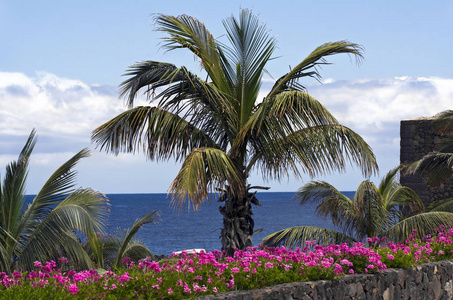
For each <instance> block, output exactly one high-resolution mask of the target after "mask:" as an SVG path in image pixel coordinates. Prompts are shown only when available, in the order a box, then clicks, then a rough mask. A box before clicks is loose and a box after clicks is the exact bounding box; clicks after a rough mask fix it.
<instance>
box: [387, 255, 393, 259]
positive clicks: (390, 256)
mask: <svg viewBox="0 0 453 300" xmlns="http://www.w3.org/2000/svg"><path fill="white" fill-rule="evenodd" d="M387 258H388V259H395V256H393V255H391V254H389V255H387Z"/></svg>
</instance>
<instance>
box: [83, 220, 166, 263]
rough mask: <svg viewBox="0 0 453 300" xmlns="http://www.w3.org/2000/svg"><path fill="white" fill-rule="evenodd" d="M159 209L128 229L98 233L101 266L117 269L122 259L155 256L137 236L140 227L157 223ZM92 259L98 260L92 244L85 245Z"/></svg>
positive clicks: (136, 259)
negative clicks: (111, 232)
mask: <svg viewBox="0 0 453 300" xmlns="http://www.w3.org/2000/svg"><path fill="white" fill-rule="evenodd" d="M157 213H158V212H157V211H152V212H150V213H148V214H147V215H146V216H144V217H143V218H141V219H138V220H136V221H135V222H134V224H133V225H132V227H131V228H129V229H128V230H121V229H119V230H117V231H116V232H115V233H113V234H104V233H98V239H97V241H98V244H97V247H98V248H99V249H101V251H102V258H103V261H99V262H96V263H97V264H98V266H99V267H100V268H103V269H115V268H118V267H120V266H121V263H122V260H123V259H124V258H125V257H129V258H130V259H131V260H132V261H138V260H140V259H142V258H145V257H151V258H153V257H154V255H153V254H152V253H151V251H150V250H149V249H148V247H146V245H145V244H144V243H143V241H142V240H140V239H138V238H137V237H135V234H136V233H137V232H138V231H139V229H140V228H141V227H142V226H143V225H145V224H148V223H156V222H157V218H156V216H155V215H156V214H157ZM85 247H86V248H87V252H88V254H90V255H91V256H92V260H96V257H95V256H94V253H93V249H92V246H91V244H89V243H88V244H87V245H86V246H85Z"/></svg>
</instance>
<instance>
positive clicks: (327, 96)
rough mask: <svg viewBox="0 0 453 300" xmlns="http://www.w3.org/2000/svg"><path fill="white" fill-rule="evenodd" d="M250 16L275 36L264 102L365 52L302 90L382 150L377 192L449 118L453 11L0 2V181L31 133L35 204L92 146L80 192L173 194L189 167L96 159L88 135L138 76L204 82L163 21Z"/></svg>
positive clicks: (386, 5)
mask: <svg viewBox="0 0 453 300" xmlns="http://www.w3.org/2000/svg"><path fill="white" fill-rule="evenodd" d="M241 8H248V9H251V10H252V12H253V13H254V14H257V15H259V17H260V20H261V21H262V22H263V23H265V24H266V26H267V27H268V28H269V29H270V33H271V35H273V36H275V37H276V39H277V46H278V49H277V50H276V51H275V53H274V56H275V57H276V59H274V60H272V61H271V62H270V63H269V64H268V66H267V70H268V71H269V73H270V74H271V75H272V77H269V76H266V77H265V78H263V84H262V91H261V93H262V94H263V95H264V94H265V93H266V91H268V90H269V89H270V87H271V86H272V80H273V79H272V78H279V77H280V76H282V75H283V74H285V73H286V72H287V71H288V70H289V68H290V67H291V66H294V65H296V64H297V63H299V62H300V61H302V60H303V59H304V58H305V57H306V56H307V55H308V54H309V53H310V52H311V51H312V50H314V49H315V48H316V47H317V46H319V45H321V44H323V43H325V42H330V41H338V40H350V41H352V42H354V43H358V44H361V45H362V46H363V47H364V56H365V60H364V61H363V62H362V63H361V64H360V65H357V64H356V63H355V60H354V59H353V58H351V57H348V56H347V55H343V56H341V55H339V56H336V57H331V58H329V61H330V62H332V63H333V64H332V65H328V66H324V67H323V69H322V70H321V74H322V76H323V78H322V84H321V83H318V82H316V81H313V80H305V81H302V82H301V83H302V84H304V85H305V86H306V87H307V88H308V92H309V93H310V94H311V95H312V96H314V97H315V98H316V99H318V100H319V101H320V102H321V103H322V104H323V105H324V106H326V107H327V108H328V109H329V110H330V112H331V113H332V114H334V115H335V116H336V117H337V119H338V120H339V121H340V123H342V124H343V125H346V126H348V127H350V128H352V129H353V130H354V131H356V132H357V133H359V134H360V135H361V136H362V137H363V138H364V139H365V141H366V142H367V143H368V144H369V145H370V146H371V147H372V149H373V151H374V153H375V155H376V157H377V162H378V164H379V168H380V174H379V175H378V176H374V177H372V178H371V180H373V181H376V182H377V181H378V179H379V178H381V177H382V176H384V175H385V173H386V172H387V171H388V170H390V169H391V168H393V167H395V166H397V165H398V164H399V124H400V121H401V120H404V119H411V118H418V117H425V116H433V115H435V114H437V113H439V112H441V111H444V110H446V109H453V68H452V66H453V55H452V49H453V30H452V29H453V2H452V1H442V0H438V1H419V0H414V1H406V0H401V1H385V0H382V1H289V0H281V1H278V2H276V1H266V0H261V1H236V0H232V1H222V2H217V1H190V2H188V1H171V0H170V1H139V0H135V1H134V0H130V1H112V0H110V1H103V0H98V1H84V0H79V1H46V0H41V1H31V0H30V1H25V0H17V1H13V0H0V38H1V42H0V177H2V176H4V174H5V171H4V170H5V169H4V167H5V166H6V165H7V164H8V163H9V162H10V161H12V160H14V159H16V158H17V156H18V154H19V152H20V150H21V149H22V147H23V145H24V143H25V141H26V140H27V137H28V135H29V133H30V132H31V130H32V129H33V128H35V129H36V130H37V133H38V144H37V146H36V147H35V150H34V153H33V155H32V160H31V163H30V173H29V177H28V183H27V193H28V194H34V193H36V192H37V191H39V189H40V187H41V186H42V185H43V184H44V182H45V181H46V179H47V178H48V177H49V176H50V175H51V174H52V173H53V171H54V170H55V169H56V168H57V167H58V166H60V165H61V164H62V163H64V162H65V161H66V160H68V159H69V158H70V157H71V156H72V155H74V154H75V153H77V152H78V151H80V150H81V149H83V148H85V147H88V148H89V149H90V150H91V151H92V153H93V154H92V156H91V157H90V158H85V159H83V160H82V161H81V162H80V163H79V165H77V167H76V169H77V171H78V185H80V186H83V187H91V188H93V189H95V190H98V191H101V192H103V193H107V194H108V193H166V192H167V191H168V187H169V186H170V184H171V182H172V180H173V179H174V178H175V176H176V175H177V172H178V170H179V168H180V163H176V162H174V161H172V160H170V161H168V162H155V161H150V160H147V159H146V157H145V156H144V155H143V153H136V154H135V155H134V154H120V155H118V156H114V155H110V154H106V153H104V152H100V151H99V149H96V147H95V145H93V144H92V143H91V141H90V137H91V132H92V130H93V129H95V128H96V127H98V126H99V125H101V124H103V123H104V122H106V121H108V120H110V119H111V118H113V117H114V116H116V115H118V114H119V113H121V112H123V111H124V110H125V109H126V107H125V105H124V103H123V102H122V101H121V100H118V88H117V87H118V85H119V84H120V83H121V82H122V81H123V80H125V78H126V77H124V76H122V74H124V72H125V71H126V70H127V68H128V67H129V66H130V65H132V64H134V63H136V62H140V61H143V60H156V61H163V62H169V63H173V64H175V65H176V66H182V65H184V66H186V67H188V68H189V69H190V70H193V71H195V72H198V71H199V65H198V63H197V61H195V60H194V57H193V55H192V54H191V53H189V52H188V51H185V50H180V51H172V52H165V51H164V50H162V49H161V48H160V46H159V43H160V42H161V38H162V37H164V36H163V34H162V33H160V32H156V31H155V30H154V29H155V28H154V26H153V16H155V15H156V14H159V13H162V14H168V15H181V14H188V15H191V16H193V17H196V18H198V19H199V20H200V21H202V22H204V23H205V25H206V26H207V28H208V29H209V30H210V31H211V33H212V34H213V35H214V36H215V37H218V38H219V39H222V35H223V34H224V29H223V26H222V20H223V19H225V18H228V17H230V16H231V15H235V16H237V15H238V12H239V10H240V9H241ZM139 103H142V104H143V100H139ZM365 179H366V178H364V177H363V176H362V174H361V172H360V170H358V168H357V167H349V168H347V170H346V171H345V172H343V173H341V174H340V173H335V174H331V175H327V176H323V177H317V178H310V177H309V176H308V175H306V176H303V178H302V179H295V178H293V177H289V178H287V179H283V180H282V181H281V182H275V181H269V182H263V179H262V178H261V176H260V172H259V171H257V172H256V173H254V174H252V176H251V177H250V180H249V181H250V183H251V184H253V185H266V186H269V187H271V190H270V191H274V192H278V191H290V192H293V191H296V190H297V189H298V188H299V187H300V186H302V185H303V184H304V183H307V182H309V181H310V180H326V181H328V182H329V183H331V184H333V185H334V186H335V187H336V188H337V189H339V190H343V191H351V190H355V189H356V188H357V186H358V184H359V183H360V182H361V181H362V180H365Z"/></svg>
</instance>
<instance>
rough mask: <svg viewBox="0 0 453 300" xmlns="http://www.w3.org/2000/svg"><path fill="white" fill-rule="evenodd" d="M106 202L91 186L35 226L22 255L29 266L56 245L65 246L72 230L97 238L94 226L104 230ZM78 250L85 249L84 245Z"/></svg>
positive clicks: (52, 249)
mask: <svg viewBox="0 0 453 300" xmlns="http://www.w3.org/2000/svg"><path fill="white" fill-rule="evenodd" d="M106 204H107V202H106V198H105V197H104V196H103V195H102V194H100V193H98V192H94V191H92V190H89V189H79V190H76V191H75V192H73V193H71V194H70V195H69V196H68V197H67V198H66V199H65V200H63V201H62V202H61V203H60V204H59V205H58V206H57V207H56V208H55V209H53V210H52V211H51V212H50V213H49V215H48V216H47V217H46V218H44V219H43V220H42V221H40V222H39V223H38V224H37V225H36V226H35V230H34V231H33V232H32V233H31V234H29V236H24V237H22V240H23V243H24V244H23V245H22V246H21V247H20V258H21V259H22V261H27V262H28V263H27V264H26V265H27V266H29V265H30V264H29V263H30V260H31V258H33V257H37V256H39V257H41V258H42V257H49V256H50V255H52V254H53V252H54V250H55V245H65V240H66V239H67V235H68V233H69V232H71V231H72V230H76V231H79V232H81V233H83V234H84V235H85V236H87V237H88V238H89V239H93V238H94V237H95V235H96V234H95V231H94V228H97V229H98V230H101V231H102V230H103V226H104V223H105V221H106V215H107V212H108V209H107V205H106ZM49 241H52V242H51V243H49ZM74 247H75V246H74ZM74 251H75V250H74ZM78 251H84V250H83V248H81V246H80V250H78ZM80 255H81V254H80ZM32 262H33V261H31V263H32Z"/></svg>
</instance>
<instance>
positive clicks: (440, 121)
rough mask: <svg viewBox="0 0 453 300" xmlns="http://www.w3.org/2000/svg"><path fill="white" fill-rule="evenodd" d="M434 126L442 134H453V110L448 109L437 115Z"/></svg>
mask: <svg viewBox="0 0 453 300" xmlns="http://www.w3.org/2000/svg"><path fill="white" fill-rule="evenodd" d="M434 128H435V130H436V131H437V132H439V133H440V134H446V135H451V134H453V110H446V111H443V112H441V113H440V114H438V115H436V121H435V125H434ZM452 152H453V151H452Z"/></svg>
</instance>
